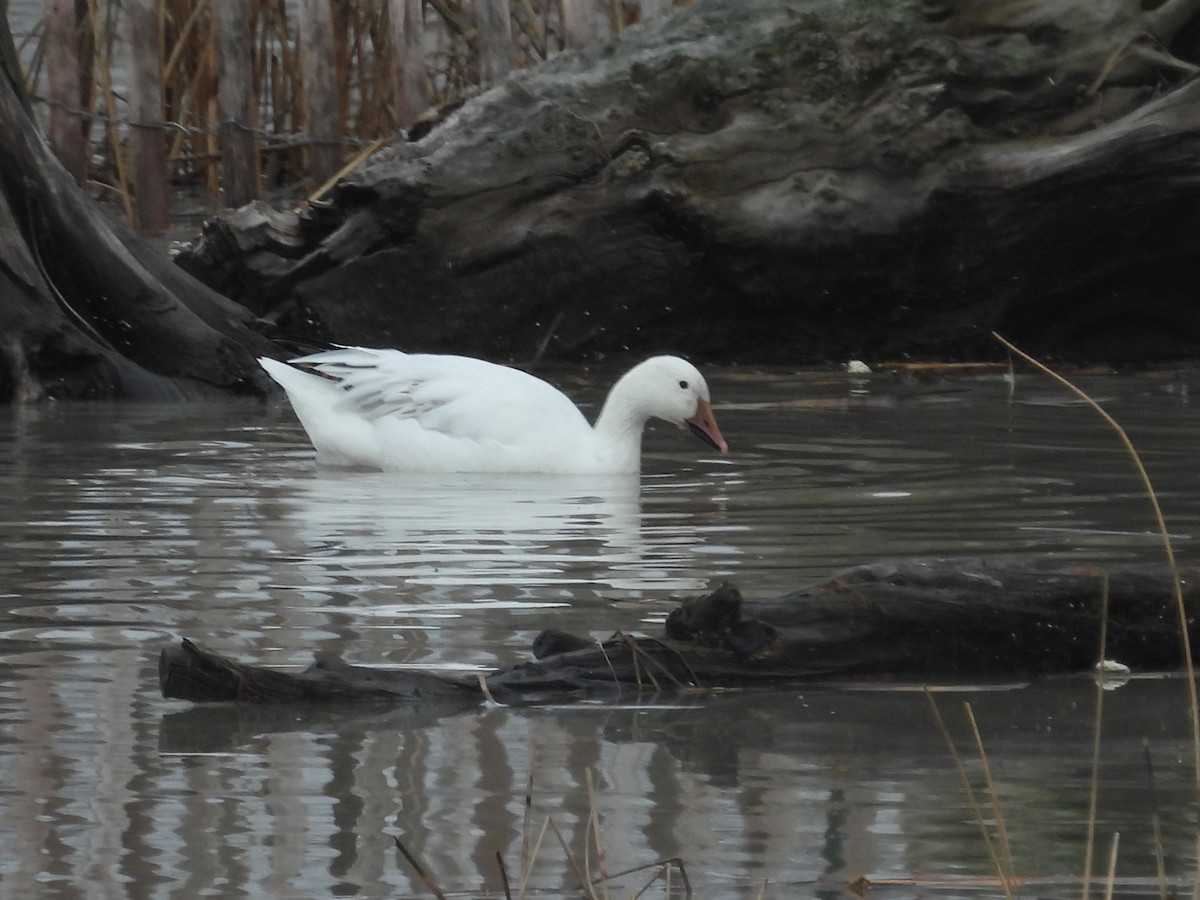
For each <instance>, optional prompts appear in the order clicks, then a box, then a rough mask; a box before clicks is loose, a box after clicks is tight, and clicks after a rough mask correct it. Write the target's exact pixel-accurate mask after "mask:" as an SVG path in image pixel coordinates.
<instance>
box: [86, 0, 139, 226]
mask: <svg viewBox="0 0 1200 900" xmlns="http://www.w3.org/2000/svg"><path fill="white" fill-rule="evenodd" d="M87 20H88V26H89V28H90V29H91V32H92V41H93V45H94V46H95V48H96V56H95V60H94V66H95V68H94V70H93V71H94V76H95V78H96V81H97V83H98V84H99V86H100V93H101V95H102V96H103V98H104V114H105V117H106V119H107V120H108V125H107V132H108V142H109V147H110V148H111V149H112V157H113V168H114V169H115V171H116V173H117V189H118V191H119V192H120V194H121V206H122V208H123V209H124V212H125V220H126V221H127V222H129V224H130V225H136V224H137V216H136V215H135V214H134V211H133V195H132V194H131V193H130V191H129V176H128V173H127V172H126V168H125V155H124V154H123V153H122V152H121V133H120V130H119V129H118V128H117V95H116V93H115V92H114V91H113V86H112V46H113V45H112V34H111V32H110V31H109V29H108V28H107V26H106V25H105V22H104V19H103V18H102V17H101V15H100V0H89V2H88V10H87ZM102 50H103V51H104V52H103V53H102V52H101V51H102Z"/></svg>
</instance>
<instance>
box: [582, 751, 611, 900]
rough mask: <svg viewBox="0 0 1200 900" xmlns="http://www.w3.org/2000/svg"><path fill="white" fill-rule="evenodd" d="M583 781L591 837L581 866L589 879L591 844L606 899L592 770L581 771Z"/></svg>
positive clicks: (605, 880) (606, 875) (604, 873)
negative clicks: (593, 847)
mask: <svg viewBox="0 0 1200 900" xmlns="http://www.w3.org/2000/svg"><path fill="white" fill-rule="evenodd" d="M583 776H584V781H586V782H587V795H588V829H587V830H588V834H589V835H590V837H591V841H590V842H585V844H584V848H585V849H584V855H583V866H584V871H585V872H587V874H588V877H589V880H590V878H591V874H592V867H591V859H592V855H591V846H592V845H593V844H594V845H595V847H596V865H597V866H599V868H600V886H601V888H602V889H603V891H604V897H605V900H608V872H607V871H606V870H605V866H604V834H603V832H602V831H601V829H600V811H599V809H598V808H597V806H596V785H595V783H594V782H593V780H592V770H591V769H587V770H585V771H584V773H583Z"/></svg>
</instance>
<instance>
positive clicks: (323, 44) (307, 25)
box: [300, 0, 342, 184]
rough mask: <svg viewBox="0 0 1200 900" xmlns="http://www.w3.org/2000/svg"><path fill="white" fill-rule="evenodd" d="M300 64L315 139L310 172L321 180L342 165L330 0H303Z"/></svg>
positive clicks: (310, 130) (310, 133) (311, 137)
mask: <svg viewBox="0 0 1200 900" xmlns="http://www.w3.org/2000/svg"><path fill="white" fill-rule="evenodd" d="M300 67H301V69H302V71H303V72H304V92H305V95H306V97H307V100H308V103H307V106H306V122H305V131H307V132H308V139H309V141H310V142H311V144H310V146H309V151H308V169H309V176H310V177H311V179H312V181H313V183H315V184H321V183H323V182H325V181H326V180H328V179H329V177H330V176H332V175H333V173H334V172H336V171H337V170H338V169H339V168H341V165H342V148H341V142H340V141H339V139H338V124H337V123H338V112H337V85H336V84H335V83H334V80H335V79H334V54H333V14H332V11H331V9H330V0H301V3H300Z"/></svg>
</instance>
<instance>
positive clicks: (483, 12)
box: [475, 0, 512, 87]
mask: <svg viewBox="0 0 1200 900" xmlns="http://www.w3.org/2000/svg"><path fill="white" fill-rule="evenodd" d="M475 23H476V31H477V33H478V36H479V82H480V84H482V85H484V86H485V87H486V86H487V85H490V84H495V83H496V82H497V81H500V80H501V79H502V78H503V77H504V76H505V75H507V74H508V73H509V71H511V70H512V19H511V17H510V7H509V0H475Z"/></svg>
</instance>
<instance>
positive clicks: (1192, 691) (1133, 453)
mask: <svg viewBox="0 0 1200 900" xmlns="http://www.w3.org/2000/svg"><path fill="white" fill-rule="evenodd" d="M992 337H994V338H995V339H996V340H997V341H999V342H1000V344H1001V345H1002V346H1003V347H1005V348H1007V349H1008V351H1009V352H1010V353H1013V354H1015V355H1016V356H1018V357H1020V358H1021V359H1023V360H1024V361H1025V362H1027V363H1029V364H1030V365H1031V366H1033V367H1034V368H1035V369H1037V370H1038V371H1040V372H1042V373H1043V374H1045V375H1048V376H1049V377H1050V378H1052V379H1054V380H1055V381H1057V382H1058V383H1059V384H1061V385H1062V386H1063V387H1065V388H1066V389H1067V390H1069V391H1070V392H1071V393H1073V394H1075V396H1077V397H1079V398H1080V399H1081V400H1083V401H1084V402H1085V403H1087V404H1088V405H1089V406H1090V407H1091V408H1092V409H1094V410H1095V411H1096V412H1097V413H1099V415H1100V417H1101V418H1102V419H1104V421H1105V422H1106V423H1108V426H1109V427H1110V428H1112V430H1113V431H1114V432H1115V433H1116V435H1117V437H1118V438H1119V439H1120V441H1121V444H1122V445H1123V446H1124V447H1125V451H1126V452H1127V453H1128V454H1129V457H1130V459H1132V460H1133V464H1134V466H1135V467H1136V468H1137V473H1138V477H1139V478H1140V479H1141V482H1142V489H1143V490H1144V491H1145V492H1146V497H1147V499H1148V500H1149V501H1150V506H1151V507H1152V508H1153V510H1154V521H1155V523H1156V524H1157V525H1158V532H1159V535H1160V536H1161V537H1162V542H1163V551H1164V552H1165V553H1166V556H1167V565H1168V567H1169V568H1170V571H1171V581H1172V586H1173V588H1174V594H1175V607H1176V612H1177V613H1178V616H1179V633H1180V640H1181V641H1182V642H1183V661H1184V667H1185V670H1186V672H1187V686H1188V701H1189V702H1188V714H1189V715H1190V716H1191V724H1192V774H1193V780H1194V782H1195V784H1194V785H1193V789H1194V791H1195V796H1194V797H1193V800H1194V802H1195V803H1196V808H1197V810H1198V811H1200V696H1198V694H1197V688H1196V667H1195V665H1194V663H1193V661H1192V639H1191V635H1190V634H1189V632H1188V613H1187V605H1186V604H1185V603H1184V600H1183V582H1182V580H1181V578H1180V575H1179V566H1178V564H1177V563H1176V561H1175V547H1174V545H1173V544H1172V543H1171V534H1170V532H1169V531H1167V521H1166V519H1165V518H1164V517H1163V513H1162V507H1161V506H1160V505H1159V502H1158V494H1157V493H1156V492H1155V490H1154V485H1153V484H1152V483H1151V481H1150V476H1149V474H1147V472H1146V467H1145V466H1144V465H1143V464H1142V458H1141V456H1140V455H1139V454H1138V452H1137V449H1136V448H1135V447H1134V446H1133V441H1131V440H1130V439H1129V435H1128V434H1126V433H1125V429H1124V428H1122V427H1121V425H1120V423H1118V422H1117V420H1116V419H1114V418H1113V417H1112V416H1111V415H1109V414H1108V411H1107V410H1105V409H1104V407H1102V406H1101V405H1100V404H1099V403H1097V402H1096V401H1095V400H1093V399H1092V398H1091V397H1090V396H1088V394H1087V393H1086V392H1085V391H1083V390H1082V389H1081V388H1078V387H1076V386H1075V385H1074V384H1072V383H1071V382H1070V381H1068V380H1067V379H1066V378H1064V377H1063V376H1062V375H1059V374H1058V373H1057V372H1055V371H1054V370H1053V369H1051V368H1050V367H1049V366H1047V365H1045V364H1044V363H1042V362H1040V361H1038V360H1036V359H1034V358H1033V357H1032V356H1030V355H1029V354H1028V353H1026V352H1025V351H1024V350H1021V349H1019V348H1018V347H1016V346H1015V345H1013V344H1012V343H1010V342H1009V341H1007V340H1005V339H1004V338H1003V337H1002V336H1001V335H999V334H997V333H996V332H994V331H993V332H992ZM1196 858H1197V859H1198V860H1200V828H1198V829H1196ZM1194 881H1195V886H1194V887H1193V890H1192V896H1193V897H1195V898H1198V900H1200V877H1197V878H1196V879H1195V880H1194Z"/></svg>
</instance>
